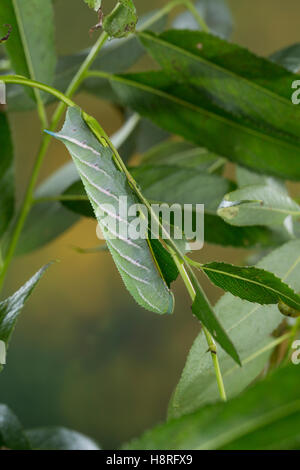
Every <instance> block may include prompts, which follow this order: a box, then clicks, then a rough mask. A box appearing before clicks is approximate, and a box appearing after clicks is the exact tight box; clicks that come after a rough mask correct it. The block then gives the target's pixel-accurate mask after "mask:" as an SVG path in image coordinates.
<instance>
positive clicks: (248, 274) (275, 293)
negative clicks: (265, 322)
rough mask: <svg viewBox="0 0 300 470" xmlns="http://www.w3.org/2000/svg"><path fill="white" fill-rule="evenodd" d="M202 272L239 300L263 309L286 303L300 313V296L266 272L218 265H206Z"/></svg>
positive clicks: (224, 264)
mask: <svg viewBox="0 0 300 470" xmlns="http://www.w3.org/2000/svg"><path fill="white" fill-rule="evenodd" d="M201 269H202V270H203V271H204V272H205V274H207V276H208V277H209V279H210V280H211V281H212V282H213V283H214V284H216V286H218V287H220V288H221V289H223V290H225V291H228V292H231V294H233V295H235V296H236V297H240V298H241V299H245V300H248V301H249V302H256V303H258V304H261V305H265V304H278V303H279V302H284V303H285V304H286V305H288V306H290V307H292V308H294V309H296V310H298V311H300V296H299V295H297V294H296V293H295V292H294V291H293V289H291V288H290V287H289V286H288V285H287V284H285V283H284V282H282V281H281V279H279V278H278V277H277V276H275V275H274V274H273V273H270V272H268V271H265V270H264V269H258V268H255V267H253V266H250V267H240V266H233V265H232V264H227V263H218V262H213V263H208V264H203V265H201Z"/></svg>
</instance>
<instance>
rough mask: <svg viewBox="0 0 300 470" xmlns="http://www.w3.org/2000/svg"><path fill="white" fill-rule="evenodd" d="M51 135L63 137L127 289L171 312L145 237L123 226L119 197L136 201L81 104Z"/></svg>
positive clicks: (169, 299)
mask: <svg viewBox="0 0 300 470" xmlns="http://www.w3.org/2000/svg"><path fill="white" fill-rule="evenodd" d="M53 135H54V137H56V138H57V139H59V140H61V141H62V142H64V144H65V145H66V147H67V149H68V150H69V152H70V154H71V156H72V158H73V160H74V163H75V165H76V167H77V170H78V173H79V175H80V177H81V179H82V182H83V184H84V187H85V191H86V193H87V195H88V197H89V200H90V202H91V204H92V207H93V209H94V212H95V215H96V217H97V220H98V222H99V225H100V227H101V230H102V232H103V235H104V237H105V239H106V241H107V245H108V248H109V250H110V252H111V254H112V257H113V259H114V261H115V263H116V266H117V268H118V270H119V272H120V274H121V277H122V279H123V281H124V283H125V285H126V287H127V289H128V290H129V292H130V293H131V294H132V296H133V297H134V299H135V300H136V301H137V302H138V304H140V305H141V306H143V307H144V308H145V309H147V310H150V311H152V312H156V313H161V314H162V313H169V312H172V311H173V304H174V299H173V295H172V293H171V291H170V290H169V288H168V286H167V283H166V281H165V279H164V278H163V275H162V273H161V270H160V268H159V264H158V263H157V260H156V258H155V256H154V254H153V251H152V250H151V249H150V246H149V243H148V240H147V239H143V238H138V239H135V238H136V237H134V238H133V237H132V236H130V233H129V231H127V230H124V232H123V231H122V228H123V229H126V225H128V224H129V223H130V221H131V220H132V217H126V216H125V217H124V215H123V214H122V211H121V205H120V203H121V201H122V199H121V198H123V197H126V198H127V207H131V206H133V205H134V204H137V203H138V202H139V201H138V200H137V199H136V197H135V194H134V193H133V191H132V190H131V188H130V186H129V184H128V182H127V179H126V176H125V175H124V174H123V173H122V172H121V171H119V170H118V169H117V167H116V166H115V163H114V161H113V156H114V155H113V152H112V150H111V149H110V147H108V146H106V143H105V142H104V141H103V142H100V141H99V140H98V139H97V138H96V137H95V135H94V134H93V132H92V131H91V130H90V129H89V127H88V126H87V125H86V123H85V121H84V119H83V118H82V115H81V110H80V109H79V108H69V110H68V112H67V117H66V122H65V124H64V127H63V129H62V131H61V132H59V133H57V134H53ZM108 206H109V207H110V208H111V210H110V211H108ZM115 226H116V227H117V226H118V229H117V230H116V231H115V232H114V233H113V228H112V227H115ZM126 232H128V233H127V234H126V236H124V233H126Z"/></svg>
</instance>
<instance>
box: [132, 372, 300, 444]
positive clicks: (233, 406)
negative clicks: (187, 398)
mask: <svg viewBox="0 0 300 470" xmlns="http://www.w3.org/2000/svg"><path fill="white" fill-rule="evenodd" d="M299 386H300V376H299V371H298V370H297V367H295V366H289V367H288V368H285V369H281V370H279V371H277V372H276V373H275V374H272V375H271V376H270V377H268V378H267V379H265V380H264V381H263V382H261V383H258V384H256V385H255V386H253V387H251V389H249V390H247V391H246V392H244V393H243V394H242V395H240V396H239V397H237V398H235V399H233V400H230V401H229V402H227V403H218V404H215V405H213V406H206V407H204V408H200V409H199V410H197V411H196V412H194V413H192V414H188V415H186V416H183V417H182V418H179V419H173V420H170V421H169V422H167V423H165V424H161V425H160V426H158V427H156V428H154V429H152V430H150V431H148V432H146V433H145V434H144V435H143V436H142V437H140V438H138V439H135V440H133V441H132V442H130V443H129V444H127V445H126V446H125V447H124V448H125V449H126V450H138V449H143V450H148V449H149V450H158V449H161V450H169V449H174V450H204V449H206V450H218V449H223V450H230V449H231V450H250V449H251V450H266V449H273V450H279V449H299V448H300V445H299V442H300V426H299V423H300V400H299Z"/></svg>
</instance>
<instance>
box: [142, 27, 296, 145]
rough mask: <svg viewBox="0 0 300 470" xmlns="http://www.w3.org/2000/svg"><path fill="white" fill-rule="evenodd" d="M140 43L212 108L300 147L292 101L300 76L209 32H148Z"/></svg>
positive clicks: (294, 107) (163, 66) (174, 77)
mask: <svg viewBox="0 0 300 470" xmlns="http://www.w3.org/2000/svg"><path fill="white" fill-rule="evenodd" d="M139 37H140V39H141V41H142V43H143V44H144V46H145V47H146V48H147V50H148V51H149V52H150V53H151V55H152V56H153V57H154V59H155V60H156V61H157V62H158V63H159V64H160V65H161V66H162V68H163V69H164V71H165V72H166V73H168V74H169V75H170V76H172V77H173V79H175V80H177V81H178V82H179V83H180V82H182V80H184V81H185V83H187V84H190V86H191V87H192V88H193V90H194V92H195V93H197V92H198V93H199V95H200V97H201V98H202V99H204V100H206V101H207V97H209V101H210V102H211V107H212V108H213V107H215V110H216V106H218V107H219V108H222V109H223V110H224V111H225V112H228V113H231V114H232V115H233V116H235V117H236V118H238V120H239V121H241V122H243V123H244V124H245V125H248V127H249V128H253V129H255V130H257V131H259V130H260V129H261V128H262V127H263V129H261V130H262V131H265V132H266V134H269V135H272V134H274V135H276V132H277V133H278V137H280V134H282V135H281V138H282V139H283V140H286V141H287V142H289V141H291V142H293V141H294V143H296V142H297V141H298V145H299V131H300V125H299V116H300V110H299V107H297V106H294V105H293V103H292V101H291V91H292V88H291V87H292V83H293V81H294V80H296V79H297V75H295V74H292V73H290V72H289V71H287V70H286V69H284V68H282V67H280V66H278V65H277V64H274V63H272V62H270V61H268V60H267V59H263V58H260V57H257V56H255V55H254V54H252V53H250V52H249V51H248V50H246V49H243V48H241V47H240V46H237V45H235V44H232V43H229V42H226V41H225V40H222V39H220V38H217V37H216V36H213V35H211V34H207V33H204V32H196V31H167V32H165V33H162V34H161V35H159V36H157V35H155V34H152V33H148V32H142V33H140V34H139ZM220 114H221V113H220Z"/></svg>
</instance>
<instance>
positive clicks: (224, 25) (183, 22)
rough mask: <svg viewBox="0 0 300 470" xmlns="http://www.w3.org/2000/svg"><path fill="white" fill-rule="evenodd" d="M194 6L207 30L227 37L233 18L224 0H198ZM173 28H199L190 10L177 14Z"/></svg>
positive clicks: (229, 33)
mask: <svg viewBox="0 0 300 470" xmlns="http://www.w3.org/2000/svg"><path fill="white" fill-rule="evenodd" d="M195 7H196V9H197V11H198V13H199V14H200V15H201V17H202V18H203V20H204V21H205V22H206V24H207V26H208V28H209V30H210V31H211V32H213V33H214V34H217V35H218V36H220V37H223V38H228V37H229V36H230V35H231V33H232V29H233V19H232V15H231V12H230V10H229V8H228V5H227V2H226V1H225V0H198V1H197V2H196V3H195ZM173 27H174V28H175V29H189V30H197V29H201V28H200V26H199V24H198V22H197V21H196V19H195V17H194V16H193V15H192V13H191V12H189V11H185V12H183V13H181V14H180V15H178V16H177V17H176V18H175V20H174V22H173Z"/></svg>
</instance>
